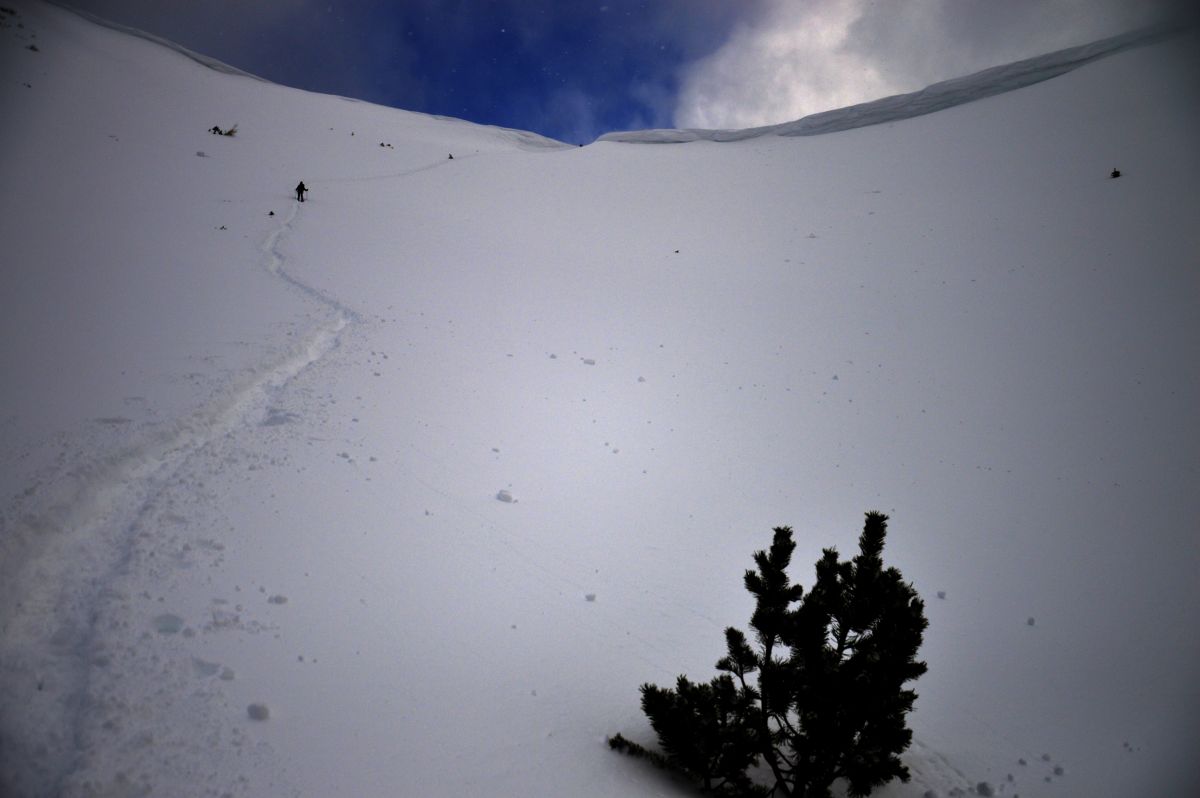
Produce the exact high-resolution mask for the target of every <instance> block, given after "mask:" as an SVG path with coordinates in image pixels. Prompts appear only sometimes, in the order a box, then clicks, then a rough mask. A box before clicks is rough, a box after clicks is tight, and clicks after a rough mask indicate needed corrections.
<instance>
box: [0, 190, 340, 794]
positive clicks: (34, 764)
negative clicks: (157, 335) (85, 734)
mask: <svg viewBox="0 0 1200 798" xmlns="http://www.w3.org/2000/svg"><path fill="white" fill-rule="evenodd" d="M298 212H299V203H296V202H293V205H292V208H291V209H290V211H289V212H288V214H287V216H286V217H285V218H284V219H283V220H282V222H281V223H280V225H279V226H278V227H277V228H276V229H275V230H273V231H272V232H271V233H270V234H269V235H268V236H267V237H266V239H265V240H264V241H263V243H262V245H261V246H260V253H261V256H260V265H261V267H262V268H264V269H265V270H266V271H267V272H269V273H270V274H272V275H273V276H275V277H277V278H278V279H279V280H280V281H281V282H282V283H284V284H286V285H287V286H289V287H290V289H292V290H295V291H297V292H299V293H301V294H303V295H304V296H305V297H307V298H308V299H309V300H311V301H313V302H315V303H317V304H318V305H319V306H321V307H323V308H324V309H326V310H328V311H330V313H329V318H327V319H326V320H324V321H322V322H321V323H319V324H318V325H317V326H316V327H315V328H313V329H312V330H311V331H310V332H309V333H308V334H307V335H306V336H305V337H304V338H303V340H301V341H300V342H298V343H297V344H296V345H295V346H293V347H292V348H290V349H289V350H288V351H287V352H285V353H284V354H283V355H282V356H280V357H277V358H275V359H274V360H271V361H268V362H266V363H264V364H262V365H261V366H259V367H258V368H255V369H253V370H252V371H251V372H250V373H249V375H247V376H246V377H244V378H242V379H241V380H240V381H237V382H235V383H234V384H233V385H231V386H229V387H228V388H227V390H225V391H224V392H223V393H222V395H221V396H220V397H219V398H217V399H216V400H214V401H212V402H210V403H209V404H207V405H205V406H203V407H200V408H198V409H197V410H195V411H193V412H192V413H190V414H188V415H187V416H185V417H183V418H180V419H178V420H176V421H175V422H174V423H171V424H169V425H167V426H166V428H164V429H160V430H157V431H155V432H152V433H150V434H149V435H148V436H146V437H145V438H144V439H143V440H141V441H137V442H135V443H133V444H132V445H129V446H127V447H125V448H124V449H121V450H119V451H117V452H115V453H111V454H108V455H105V456H103V457H100V458H99V459H96V460H94V461H92V462H84V463H73V464H69V465H68V468H69V469H70V471H69V473H67V474H66V475H65V478H64V479H63V480H62V483H63V484H60V485H59V486H58V491H57V495H55V496H50V497H47V500H46V501H45V502H44V509H43V511H41V512H40V513H36V514H34V515H32V516H30V517H26V518H22V519H20V520H18V521H16V522H15V523H13V524H12V525H11V528H9V529H7V530H5V534H4V536H3V543H4V550H3V551H2V552H0V554H3V555H4V556H3V558H2V559H3V565H4V570H3V574H2V575H3V577H4V579H3V584H2V585H0V591H2V592H3V598H5V599H6V601H5V604H4V606H6V607H11V608H14V609H13V610H12V612H11V613H10V616H9V617H6V618H0V680H2V681H3V683H4V684H5V685H8V688H7V690H8V691H12V692H11V694H9V695H4V696H0V788H3V789H0V792H3V791H5V790H12V791H13V792H14V793H15V794H18V795H22V794H31V795H32V794H58V792H60V791H61V788H62V786H63V784H64V783H66V781H67V780H68V779H69V778H70V777H71V775H72V774H73V773H74V772H75V771H77V770H78V769H79V768H80V767H81V765H82V763H81V758H82V755H83V752H82V745H81V743H82V742H83V741H82V739H81V734H82V729H83V727H84V722H83V721H84V719H85V717H86V714H87V712H88V710H89V706H90V703H89V702H90V699H89V686H90V681H91V673H92V669H93V667H95V661H96V660H97V658H98V657H100V656H102V654H101V652H102V651H103V645H102V641H101V638H102V634H103V632H102V630H101V629H98V628H97V624H98V621H99V618H100V617H101V613H100V612H98V611H97V607H98V606H99V605H100V604H101V603H102V602H103V601H104V600H105V597H106V596H107V594H108V593H109V591H110V586H111V585H112V583H113V582H114V580H115V579H116V578H117V577H118V576H119V575H120V574H121V573H122V571H123V570H124V569H125V568H126V566H127V565H128V563H129V560H130V557H131V553H132V551H133V549H134V546H135V544H136V539H137V536H138V532H139V529H140V528H141V524H140V521H141V519H143V518H144V517H145V516H146V515H147V513H148V512H149V510H150V508H152V507H153V506H154V505H155V503H156V501H157V500H158V499H159V498H160V497H161V495H162V493H163V491H164V490H166V489H168V486H169V483H170V482H171V478H172V476H173V475H174V474H176V473H177V472H178V471H179V470H180V469H181V468H182V467H183V466H184V465H185V464H186V463H187V462H188V460H189V459H190V458H192V457H194V456H196V455H198V454H200V453H201V452H203V451H204V449H205V448H206V447H207V446H209V444H211V443H212V442H213V441H216V440H218V439H220V438H222V437H224V436H226V435H228V434H229V433H231V432H233V431H234V430H236V429H238V428H239V427H241V426H243V425H248V424H253V423H256V422H257V421H259V420H261V419H262V418H263V417H264V415H265V414H266V412H267V409H268V406H269V403H270V401H271V398H272V397H273V396H275V395H276V394H277V393H278V392H279V391H281V390H283V389H284V388H285V387H286V386H287V385H288V384H289V383H290V382H291V381H292V380H294V379H295V378H296V377H297V376H298V375H299V374H301V373H302V372H303V371H305V370H306V369H307V368H309V367H310V366H312V365H313V364H315V363H317V362H319V361H320V360H322V359H323V358H325V357H326V356H328V355H329V354H330V352H332V351H333V350H335V349H336V348H337V346H338V342H339V337H340V335H341V334H342V332H343V331H344V330H345V329H346V328H347V327H348V326H350V325H352V324H354V323H356V322H357V321H359V316H358V314H357V313H355V312H354V311H353V310H351V309H350V308H347V307H346V306H344V305H342V304H341V303H340V302H338V301H337V300H335V299H333V298H331V297H329V296H328V295H326V294H324V293H323V292H321V291H320V290H318V289H316V288H314V287H313V286H310V285H308V284H307V283H304V282H303V281H301V280H299V279H297V278H296V277H294V276H292V275H291V274H289V273H288V272H287V271H286V270H285V268H284V267H285V265H286V258H285V257H284V255H283V254H282V253H281V252H280V249H279V246H280V243H281V242H282V240H283V239H284V237H285V236H286V235H287V234H288V233H289V232H290V231H291V229H292V225H293V223H294V221H295V219H296V217H297V215H298ZM47 787H49V788H50V789H49V792H48V793H47V792H45V791H46V790H47Z"/></svg>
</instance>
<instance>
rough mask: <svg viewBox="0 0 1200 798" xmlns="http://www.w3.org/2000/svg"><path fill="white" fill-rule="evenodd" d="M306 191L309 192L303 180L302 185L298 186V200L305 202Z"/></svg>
mask: <svg viewBox="0 0 1200 798" xmlns="http://www.w3.org/2000/svg"><path fill="white" fill-rule="evenodd" d="M306 191H308V186H306V185H304V181H303V180H301V181H300V184H299V185H297V186H296V199H298V200H300V201H301V202H304V192H306Z"/></svg>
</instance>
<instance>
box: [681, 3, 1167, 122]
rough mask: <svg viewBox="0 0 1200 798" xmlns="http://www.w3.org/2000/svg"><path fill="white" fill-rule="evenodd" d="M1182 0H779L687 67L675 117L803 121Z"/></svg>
mask: <svg viewBox="0 0 1200 798" xmlns="http://www.w3.org/2000/svg"><path fill="white" fill-rule="evenodd" d="M1178 5H1179V4H1178V3H1175V2H1173V0H1005V2H998V0H768V3H767V7H766V9H765V12H764V13H762V14H760V15H758V16H757V17H756V18H754V19H753V20H750V21H745V22H742V23H741V24H740V25H739V26H738V27H737V28H736V29H735V30H734V32H733V33H732V34H731V36H730V37H729V39H728V40H727V41H726V43H725V44H724V45H723V46H722V47H720V48H719V49H718V50H716V51H715V52H714V53H712V54H710V55H708V56H707V57H705V58H703V59H701V60H699V61H696V62H694V63H693V64H691V65H690V66H689V67H687V68H686V69H685V70H684V73H683V79H682V82H681V90H680V94H679V97H678V101H677V103H676V107H675V125H676V126H678V127H701V128H745V127H754V126H757V125H766V124H773V123H777V122H786V121H790V120H793V119H799V118H800V117H803V116H806V115H808V114H811V113H816V112H818V111H824V110H828V109H830V108H841V107H844V106H847V105H852V104H854V103H858V102H865V101H868V100H873V99H876V98H878V97H884V96H887V95H889V94H896V93H899V92H906V91H915V90H916V89H920V88H922V87H924V86H927V85H929V84H930V83H935V82H937V81H939V80H945V79H947V78H951V77H956V76H959V75H964V74H968V73H970V72H974V71H977V70H980V69H984V68H986V67H989V66H995V65H997V64H1003V63H1008V62H1011V61H1014V60H1017V59H1020V58H1026V57H1029V56H1033V55H1040V54H1042V53H1046V52H1050V51H1052V50H1056V49H1060V48H1063V47H1069V46H1072V45H1075V44H1083V43H1086V42H1089V41H1092V40H1095V39H1099V38H1102V37H1104V36H1109V35H1113V34H1115V33H1120V32H1122V31H1125V30H1129V29H1132V28H1134V27H1137V26H1139V25H1144V24H1148V23H1149V22H1151V21H1153V20H1154V19H1155V18H1156V17H1157V16H1159V15H1161V14H1162V13H1163V12H1164V11H1166V10H1171V9H1172V8H1173V7H1174V6H1178Z"/></svg>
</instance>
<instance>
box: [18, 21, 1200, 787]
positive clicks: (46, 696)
mask: <svg viewBox="0 0 1200 798" xmlns="http://www.w3.org/2000/svg"><path fill="white" fill-rule="evenodd" d="M5 6H6V8H7V7H9V6H11V7H12V13H8V12H5V13H4V15H3V16H0V75H3V76H4V80H3V81H0V107H3V108H4V109H5V111H6V116H5V122H4V124H3V125H2V126H0V147H3V150H4V152H5V158H4V159H0V240H2V241H4V242H5V248H4V252H5V257H4V268H3V270H0V296H3V298H4V303H5V305H4V307H5V312H4V313H3V314H0V338H2V339H3V340H4V341H6V342H7V344H6V346H5V347H3V349H2V350H0V407H2V408H3V415H2V416H0V496H3V502H2V503H0V792H3V793H4V794H5V795H14V796H27V795H28V796H34V795H46V794H52V795H63V796H76V795H78V796H85V795H179V796H190V795H196V796H208V795H224V794H230V795H247V796H250V795H253V796H277V795H278V796H284V795H289V796H290V795H312V796H319V795H326V794H330V793H333V792H344V793H347V794H355V795H366V796H371V795H395V794H401V795H441V794H472V793H476V792H481V791H483V790H487V791H489V792H495V793H499V794H514V795H516V794H522V795H576V796H593V795H594V796H601V795H631V796H640V795H647V796H648V795H687V794H690V793H689V791H688V790H687V789H686V786H685V785H682V784H680V783H678V782H676V781H674V780H672V779H670V778H668V777H666V776H665V775H664V774H662V773H659V772H657V771H653V770H651V769H647V768H644V767H642V766H641V765H640V764H639V763H637V762H632V761H630V760H628V759H625V758H621V757H618V756H616V755H614V754H612V753H611V752H610V751H609V750H608V749H607V747H606V745H605V742H604V741H605V739H606V738H607V737H608V736H609V735H610V734H613V733H616V732H621V733H622V734H624V735H625V736H626V737H628V738H630V739H636V740H638V741H640V742H643V743H646V744H652V743H653V742H654V740H653V733H652V731H651V730H650V728H649V726H648V724H647V723H646V721H645V719H644V717H643V716H642V715H641V713H640V711H639V708H638V693H637V688H638V686H639V685H640V684H642V683H643V682H647V681H650V682H656V683H660V684H662V683H669V682H670V681H671V680H673V679H674V678H675V676H677V675H678V674H679V673H687V674H688V675H689V676H690V677H692V678H695V679H706V678H707V677H708V675H709V674H711V672H712V664H713V662H715V660H716V659H717V658H718V657H719V656H720V654H721V653H722V652H721V632H722V630H723V629H724V628H725V627H726V626H729V625H734V626H743V625H744V624H745V622H746V619H747V618H748V617H749V611H750V609H751V602H750V599H749V597H748V596H747V594H746V593H745V591H744V590H743V589H742V587H741V581H740V580H741V575H742V572H743V571H744V569H745V568H746V567H748V566H749V565H750V562H751V561H750V555H751V552H753V551H754V550H756V549H759V548H762V547H764V546H765V545H767V544H768V542H769V534H770V530H771V528H772V527H773V526H776V525H780V524H787V525H790V526H792V527H793V528H794V529H795V530H796V531H797V543H798V548H797V552H796V554H795V559H794V562H795V563H797V568H796V570H795V573H794V574H793V578H794V579H795V581H798V582H800V583H802V584H805V585H808V584H810V583H811V579H812V574H811V571H810V570H809V568H810V566H809V564H810V563H812V562H814V561H815V560H816V558H817V557H818V556H819V555H820V552H821V550H822V549H823V548H824V547H827V546H836V547H838V548H839V550H840V551H842V552H843V553H845V552H847V551H852V550H853V548H854V542H855V540H856V538H857V533H858V531H859V530H860V529H861V523H862V513H863V512H864V511H866V510H870V509H877V510H881V511H884V512H887V513H888V514H889V515H890V516H891V519H892V520H891V534H890V535H889V546H888V549H889V550H888V558H889V564H895V565H896V566H897V567H899V568H900V569H901V571H902V572H903V574H904V575H905V578H906V579H909V580H911V581H912V583H913V585H914V586H915V587H916V589H917V590H918V591H919V593H920V594H921V595H922V596H923V597H924V599H925V601H926V604H927V612H928V615H929V619H930V628H929V631H928V633H927V636H926V643H925V646H924V648H923V650H922V658H923V659H924V660H926V661H927V662H928V663H929V673H928V674H927V675H926V676H924V677H922V679H921V680H920V681H918V682H917V683H916V685H915V689H916V690H917V692H918V694H919V699H918V702H917V708H916V710H915V712H914V713H913V715H912V718H911V723H912V726H913V728H914V730H915V733H916V742H915V743H914V745H913V747H912V749H911V750H910V751H909V753H908V754H907V755H906V757H905V761H906V763H907V764H908V765H909V767H910V768H911V769H912V771H913V779H912V781H911V782H910V783H909V784H899V783H895V784H891V785H888V786H887V787H885V788H883V789H881V790H879V791H878V792H877V794H878V795H881V796H884V797H885V798H909V797H915V796H927V795H929V794H935V795H938V796H948V795H965V794H970V793H972V791H973V793H974V794H976V795H983V794H996V795H1016V794H1019V795H1022V796H1026V798H1029V796H1039V795H1041V796H1075V795H1078V796H1085V795H1094V794H1107V793H1112V794H1140V793H1156V794H1157V793H1162V794H1189V793H1190V792H1191V791H1194V790H1195V789H1196V788H1197V787H1198V786H1200V774H1197V772H1196V770H1195V768H1194V766H1192V765H1191V752H1192V751H1193V750H1194V749H1195V747H1196V744H1197V742H1198V741H1200V730H1198V729H1197V724H1196V721H1195V717H1196V712H1195V710H1196V709H1197V708H1198V707H1200V693H1198V692H1197V688H1196V687H1195V685H1194V679H1193V674H1194V671H1195V666H1196V665H1197V664H1198V663H1200V642H1198V641H1197V640H1196V639H1195V636H1194V635H1187V634H1176V633H1174V632H1173V631H1172V630H1177V629H1184V630H1186V629H1188V628H1194V627H1195V625H1196V623H1197V622H1198V621H1200V587H1197V583H1196V580H1195V579H1194V574H1195V572H1196V569H1197V567H1200V543H1198V541H1197V538H1196V536H1195V530H1194V524H1192V525H1189V523H1188V522H1187V521H1186V519H1188V518H1190V517H1191V513H1190V510H1191V509H1192V507H1193V505H1194V499H1193V498H1192V496H1193V494H1194V487H1195V480H1196V476H1197V473H1198V471H1200V462H1198V461H1197V454H1196V453H1197V452H1200V423H1198V420H1197V417H1196V413H1195V408H1196V407H1197V406H1200V378H1198V376H1197V374H1196V371H1195V369H1194V367H1193V366H1192V362H1193V360H1194V354H1195V352H1196V351H1197V349H1198V348H1200V319H1197V317H1196V315H1195V314H1194V312H1193V305H1194V299H1195V296H1196V295H1197V287H1198V285H1197V272H1196V268H1195V266H1196V253H1197V252H1200V239H1197V232H1196V227H1195V224H1194V219H1195V218H1197V217H1198V215H1200V195H1198V192H1197V191H1196V188H1195V187H1196V185H1197V184H1198V181H1200V155H1198V154H1197V153H1196V151H1195V147H1194V144H1193V142H1194V141H1195V140H1196V134H1197V132H1200V103H1198V102H1196V99H1197V98H1200V83H1198V81H1197V73H1196V71H1195V69H1194V67H1195V56H1194V53H1195V52H1197V47H1196V45H1197V43H1198V42H1197V39H1196V34H1195V32H1194V31H1193V32H1189V33H1184V34H1180V35H1178V36H1171V37H1168V38H1164V39H1161V40H1156V41H1154V42H1148V43H1146V44H1145V45H1144V46H1137V47H1128V48H1125V49H1121V50H1120V51H1119V52H1113V53H1111V54H1109V55H1107V56H1106V57H1103V58H1097V59H1095V60H1092V61H1090V62H1089V63H1087V64H1084V65H1081V66H1078V68H1075V69H1073V70H1071V71H1069V72H1066V73H1064V74H1061V75H1058V76H1057V77H1054V78H1052V79H1047V80H1043V81H1040V82H1037V83H1036V84H1032V85H1026V86H1024V87H1022V88H1017V89H1012V90H1009V91H1005V92H1003V93H998V94H993V96H990V97H987V98H983V99H977V100H976V101H973V102H968V103H963V104H958V105H955V106H953V107H949V108H945V109H943V110H939V111H937V112H936V113H925V114H921V115H916V114H913V115H911V116H910V117H909V118H904V119H894V120H891V121H888V122H886V123H881V124H872V125H869V126H865V127H857V128H855V129H847V130H843V131H841V132H832V133H829V134H827V135H820V136H784V135H760V136H756V137H753V138H745V139H743V140H740V141H737V140H735V141H726V142H720V143H718V142H715V141H711V140H697V141H694V142H693V143H691V145H690V146H687V147H639V146H635V145H634V144H631V143H629V142H617V141H599V142H597V143H594V144H592V145H588V146H585V147H572V146H566V145H563V146H558V145H556V144H555V143H553V142H550V141H549V140H546V139H544V138H542V137H538V136H536V134H527V133H524V132H521V131H511V130H505V129H501V128H490V127H486V126H480V125H476V124H473V123H469V122H462V121H459V120H449V119H443V118H435V117H430V116H426V115H423V114H417V113H411V112H405V111H398V110H395V109H388V108H383V107H380V106H373V105H370V104H368V103H363V102H357V101H351V100H347V99H345V98H338V97H333V96H328V95H317V94H311V93H307V92H303V91H300V90H296V89H289V88H286V87H281V86H277V85H274V84H270V83H267V82H264V81H260V80H252V79H247V78H246V77H243V76H238V75H231V74H227V73H225V72H223V71H219V70H214V69H212V68H210V65H206V64H204V63H203V61H202V60H201V61H197V60H196V59H195V58H193V57H191V56H185V55H183V54H180V53H178V52H176V51H174V50H172V49H171V48H168V47H164V46H161V45H160V44H159V43H156V42H153V41H150V40H147V39H145V38H141V37H138V36H131V35H129V34H127V33H124V32H121V31H119V30H114V29H112V28H108V27H105V26H99V25H96V24H93V23H91V22H88V21H87V20H85V19H84V18H82V17H79V16H76V15H74V14H70V13H68V12H65V11H63V10H62V9H60V8H57V7H55V6H52V5H48V4H45V3H40V2H39V3H30V2H24V1H23V0H22V2H13V0H9V2H8V3H6V4H5ZM18 22H19V23H20V26H19V27H18V24H17V23H18ZM1002 71H1003V70H1002ZM997 74H998V73H997ZM979 80H982V79H979ZM977 88H978V86H976V87H975V88H974V89H972V90H971V91H972V92H975V91H976V90H977ZM968 93H971V92H968ZM847 114H849V112H847ZM234 125H236V127H237V133H236V135H233V136H221V135H215V134H213V133H211V132H210V131H211V129H212V128H213V127H214V126H216V127H219V128H220V129H222V130H226V129H229V128H230V127H232V126H234ZM701 138H702V137H701ZM451 156H453V157H451ZM1113 169H1119V170H1120V171H1121V173H1122V176H1121V177H1120V178H1119V179H1112V178H1111V177H1110V173H1111V171H1112V170H1113ZM301 180H303V182H304V183H305V184H306V185H307V187H308V188H309V194H308V196H307V198H306V201H305V202H303V203H300V202H297V201H296V198H295V194H294V190H293V186H295V185H296V184H297V183H298V182H299V181H301Z"/></svg>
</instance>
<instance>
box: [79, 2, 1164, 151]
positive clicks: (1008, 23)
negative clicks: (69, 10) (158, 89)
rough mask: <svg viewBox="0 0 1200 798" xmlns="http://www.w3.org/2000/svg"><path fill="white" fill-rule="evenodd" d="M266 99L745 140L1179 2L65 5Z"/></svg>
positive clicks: (544, 129)
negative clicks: (326, 100)
mask: <svg viewBox="0 0 1200 798" xmlns="http://www.w3.org/2000/svg"><path fill="white" fill-rule="evenodd" d="M66 2H68V4H70V5H74V6H75V7H77V8H80V9H82V10H85V11H89V12H91V13H94V14H96V15H98V16H101V17H104V18H106V19H110V20H112V21H114V22H119V23H122V24H125V25H129V26H132V27H135V28H140V29H142V30H145V31H148V32H150V33H154V34H157V35H159V36H163V37H165V38H167V39H171V40H173V41H176V42H178V43H179V44H182V45H184V46H185V47H188V48H190V49H192V50H195V51H197V52H200V53H203V54H205V55H209V56H212V57H214V58H217V59H219V60H221V61H224V62H226V63H228V64H230V65H232V66H236V67H239V68H241V69H243V70H246V71H248V72H252V73H254V74H257V75H259V76H261V77H264V78H267V79H269V80H272V81H274V82H277V83H282V84H284V85H288V86H295V87H297V88H303V89H309V90H312V91H320V92H326V93H330V94H340V95H344V96H348V97H355V98H358V99H362V100H367V101H370V102H375V103H380V104H383V105H389V106H392V107H396V108H403V109H406V110H410V111H422V112H426V113H432V114H443V115H446V116H454V117H458V118H461V119H468V120H470V121H473V122H480V123H483V124H493V125H502V126H505V127H513V128H519V129H522V130H532V131H535V132H538V133H542V134H543V135H547V136H550V137H552V138H557V139H560V140H563V141H567V142H571V143H587V142H590V141H592V140H593V139H594V138H595V137H596V136H598V135H600V134H602V133H606V132H609V131H613V130H630V129H643V128H648V127H728V128H738V127H749V126H752V125H758V124H768V123H773V122H785V121H790V120H792V119H798V118H800V117H801V116H804V115H806V114H809V113H815V112H817V111H822V110H827V109H829V108H834V107H840V106H844V105H849V104H852V103H855V102H862V101H865V100H870V99H875V98H877V97H880V96H885V95H887V94H894V93H898V92H903V91H913V90H915V89H919V88H921V87H923V86H926V85H928V84H929V83H933V82H936V81H938V80H944V79H946V78H950V77H955V76H958V75H963V74H967V73H969V72H973V71H976V70H978V69H982V68H985V67H988V66H993V65H996V64H1001V63H1008V62H1010V61H1013V60H1016V59H1018V58H1023V57H1028V56H1032V55H1039V54H1041V53H1045V52H1049V51H1051V50H1055V49H1059V48H1062V47H1067V46H1072V45H1076V44H1082V43H1085V42H1088V41H1092V40H1095V39H1098V38H1101V37H1103V36H1108V35H1112V34H1115V33H1120V32H1123V31H1125V30H1129V29H1131V28H1133V27H1137V26H1139V25H1144V24H1147V23H1149V22H1151V21H1153V19H1154V18H1155V17H1156V16H1159V15H1161V13H1162V12H1164V11H1167V10H1170V9H1172V8H1182V7H1184V6H1186V5H1188V3H1186V2H1184V0H1088V2H1083V3H1081V2H1079V0H1003V2H1000V0H593V1H592V2H582V1H581V0H66Z"/></svg>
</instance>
